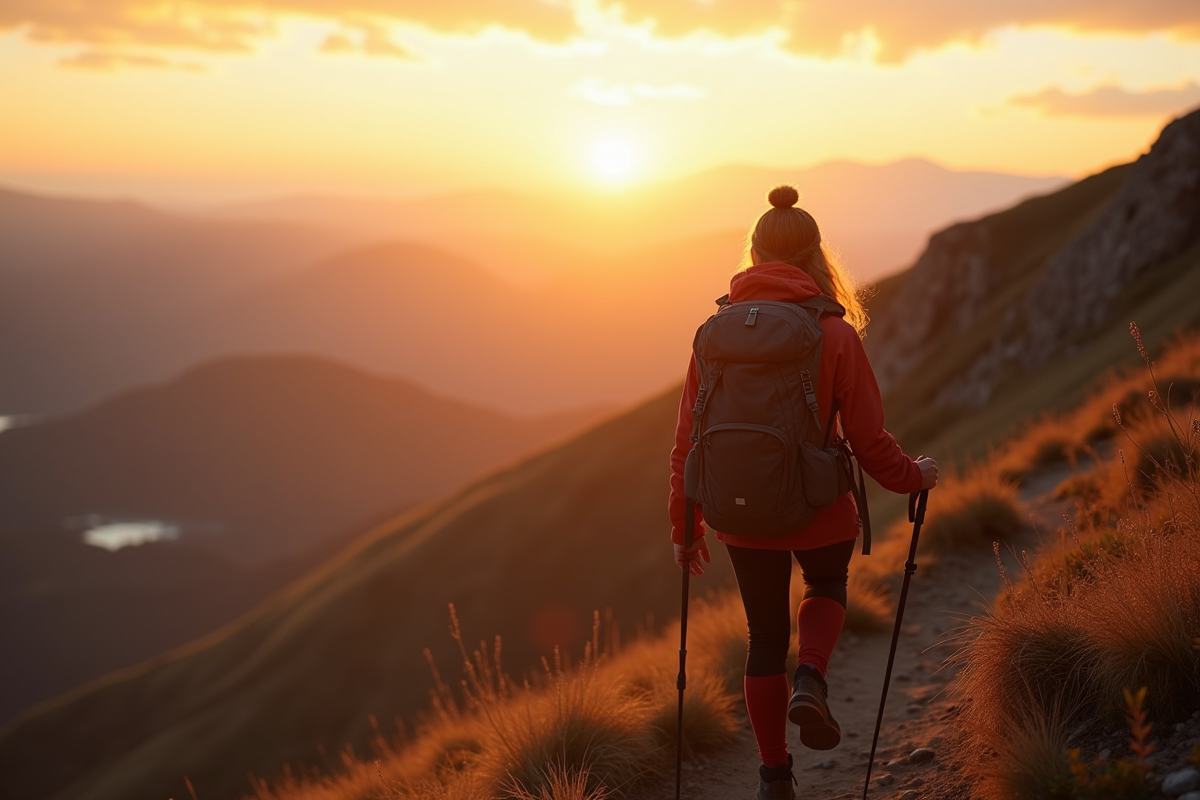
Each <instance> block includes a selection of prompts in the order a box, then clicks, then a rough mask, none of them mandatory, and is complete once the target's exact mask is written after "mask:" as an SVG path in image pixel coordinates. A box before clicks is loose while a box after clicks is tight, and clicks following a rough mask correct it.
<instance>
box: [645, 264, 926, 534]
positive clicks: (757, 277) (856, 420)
mask: <svg viewBox="0 0 1200 800" xmlns="http://www.w3.org/2000/svg"><path fill="white" fill-rule="evenodd" d="M820 293H821V292H820V289H818V288H817V284H816V281H814V280H813V279H812V278H811V277H809V275H808V274H807V273H805V272H804V271H803V270H800V269H797V268H796V267H793V266H791V265H790V264H784V263H781V262H778V261H773V262H769V263H766V264H758V265H756V266H753V267H751V268H750V269H747V270H745V271H744V272H739V273H738V274H736V275H734V276H733V279H732V280H731V281H730V282H729V300H730V302H733V303H737V302H741V301H743V300H774V301H779V302H785V303H798V302H800V301H802V300H807V299H808V298H810V297H815V296H817V295H819V294H820ZM821 330H822V331H823V339H824V349H823V350H822V353H821V378H820V380H819V381H818V383H817V402H818V404H819V405H820V407H821V408H822V409H830V408H832V407H833V406H832V404H833V401H834V400H836V401H837V409H838V418H839V420H840V422H841V426H842V432H843V434H844V435H845V437H846V438H847V439H849V440H850V447H851V448H853V450H854V454H855V456H857V457H858V461H859V463H860V464H861V465H862V468H863V470H864V471H865V472H866V473H867V474H868V475H870V476H871V477H872V478H874V479H875V480H876V481H877V482H878V483H879V485H880V486H882V487H883V488H885V489H888V490H890V491H893V492H898V493H902V494H907V493H909V492H915V491H918V490H919V489H920V488H921V470H920V469H919V468H918V467H917V465H916V463H915V462H914V461H913V460H912V459H911V458H909V457H908V456H906V455H904V452H903V451H902V450H901V449H900V446H899V445H898V444H896V440H895V438H893V437H892V435H891V434H890V433H888V432H887V431H886V430H884V427H883V398H882V397H880V394H879V385H878V384H877V383H876V382H875V373H874V372H872V371H871V364H870V362H868V361H867V354H866V351H864V350H863V346H862V340H861V339H859V337H858V333H857V331H855V330H854V328H853V327H852V326H851V325H850V324H849V323H848V322H846V321H845V320H844V319H842V318H841V317H836V316H831V315H825V316H822V317H821ZM697 389H698V380H697V378H696V362H695V358H694V357H693V359H692V361H691V362H690V363H689V364H688V371H687V380H686V381H685V382H684V384H683V397H682V398H680V401H679V421H678V423H677V424H676V428H675V447H674V448H673V449H672V450H671V496H670V500H669V501H668V509H669V511H670V514H671V540H672V541H673V542H675V543H676V544H683V522H684V517H685V513H686V512H685V506H684V496H683V464H684V461H685V460H686V459H687V454H688V452H689V451H690V450H691V449H692V441H691V439H689V438H688V436H689V435H690V434H691V432H692V407H693V406H694V405H695V404H696V391H697ZM822 413H828V411H824V412H822ZM696 522H697V524H696V537H697V539H699V537H700V536H703V535H704V526H703V518H702V516H701V514H700V511H699V509H697V510H696ZM716 534H717V539H719V540H720V541H722V542H725V543H726V544H731V545H735V546H737V547H755V548H763V549H772V550H810V549H812V548H816V547H824V546H825V545H830V544H835V543H837V542H844V541H846V540H848V539H854V538H856V537H857V536H858V508H857V507H856V506H855V504H854V498H853V496H852V495H850V494H845V495H843V496H842V497H840V498H838V500H837V502H835V503H834V504H833V505H831V506H829V507H827V508H823V509H821V511H820V513H818V514H817V518H816V519H814V520H813V521H812V522H811V523H809V525H808V526H807V527H805V528H803V529H802V530H798V531H796V532H795V533H793V534H790V535H788V536H781V537H775V538H769V539H768V538H757V537H747V536H734V535H732V534H727V533H721V532H720V531H717V532H716Z"/></svg>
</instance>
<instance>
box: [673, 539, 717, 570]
mask: <svg viewBox="0 0 1200 800" xmlns="http://www.w3.org/2000/svg"><path fill="white" fill-rule="evenodd" d="M711 561H712V558H710V557H709V555H708V543H707V542H705V541H704V537H703V536H701V537H700V538H699V539H698V540H696V541H695V542H693V543H692V546H691V547H684V546H683V545H681V544H677V545H675V563H676V565H678V567H679V568H680V569H689V568H690V569H691V573H692V574H693V575H703V574H704V563H703V562H711Z"/></svg>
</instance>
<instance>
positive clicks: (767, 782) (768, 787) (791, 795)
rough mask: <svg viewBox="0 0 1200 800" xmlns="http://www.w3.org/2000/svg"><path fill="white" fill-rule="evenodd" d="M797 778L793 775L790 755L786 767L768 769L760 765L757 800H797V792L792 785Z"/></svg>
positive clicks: (764, 765)
mask: <svg viewBox="0 0 1200 800" xmlns="http://www.w3.org/2000/svg"><path fill="white" fill-rule="evenodd" d="M795 782H796V776H795V775H793V774H792V756H791V755H790V754H789V755H788V763H787V765H786V766H783V765H781V766H778V767H768V766H767V765H766V764H760V765H759V767H758V794H756V795H755V798H756V800H796V790H795V789H793V788H792V784H794V783H795Z"/></svg>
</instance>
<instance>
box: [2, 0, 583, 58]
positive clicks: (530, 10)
mask: <svg viewBox="0 0 1200 800" xmlns="http://www.w3.org/2000/svg"><path fill="white" fill-rule="evenodd" d="M572 2H573V0H176V1H175V2H163V0H0V31H2V30H6V29H7V30H12V29H22V30H24V31H25V32H26V33H27V35H28V36H29V37H30V38H31V39H32V40H34V41H38V42H45V43H77V44H78V43H83V44H89V45H113V44H138V45H147V46H158V47H185V48H192V49H198V50H211V51H226V52H238V51H242V52H245V51H249V50H253V49H254V47H255V46H256V45H257V43H258V42H259V41H260V40H261V39H263V38H264V37H266V36H270V35H272V34H274V33H275V30H276V22H277V20H278V19H279V18H280V17H281V16H288V15H292V16H307V17H312V18H316V19H323V20H331V21H336V22H341V23H346V24H350V25H362V24H364V23H367V24H374V25H381V24H387V23H410V24H414V25H419V26H422V27H425V28H427V29H429V30H433V31H438V32H442V33H475V32H478V31H481V30H486V29H488V28H492V27H502V28H508V29H511V30H517V31H523V32H525V33H527V34H528V35H529V36H531V37H533V38H536V39H540V40H544V41H556V42H560V41H565V40H566V39H568V38H570V37H571V36H573V35H575V34H576V33H577V31H578V29H577V27H576V24H575V14H574V8H573V5H572ZM347 41H350V40H347ZM397 49H399V48H398V47H397Z"/></svg>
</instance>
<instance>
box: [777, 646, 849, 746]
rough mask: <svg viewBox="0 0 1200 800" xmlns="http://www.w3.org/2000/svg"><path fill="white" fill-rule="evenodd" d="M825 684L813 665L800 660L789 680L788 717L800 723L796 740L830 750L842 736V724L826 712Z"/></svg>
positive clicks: (827, 704)
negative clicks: (793, 677)
mask: <svg viewBox="0 0 1200 800" xmlns="http://www.w3.org/2000/svg"><path fill="white" fill-rule="evenodd" d="M828 697H829V686H828V685H826V683H825V679H824V678H823V677H821V673H820V672H818V671H817V670H816V668H815V667H813V666H811V665H809V664H801V665H800V666H799V667H798V668H797V669H796V678H795V680H793V681H792V700H791V702H790V703H788V719H790V720H791V721H792V722H793V723H795V724H796V725H799V726H800V743H801V744H803V745H804V746H805V747H807V748H809V749H810V750H832V749H833V748H835V747H837V746H838V742H840V741H841V740H842V728H841V726H840V725H838V724H837V720H835V719H834V718H833V714H830V713H829V703H828V700H827V698H828Z"/></svg>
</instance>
